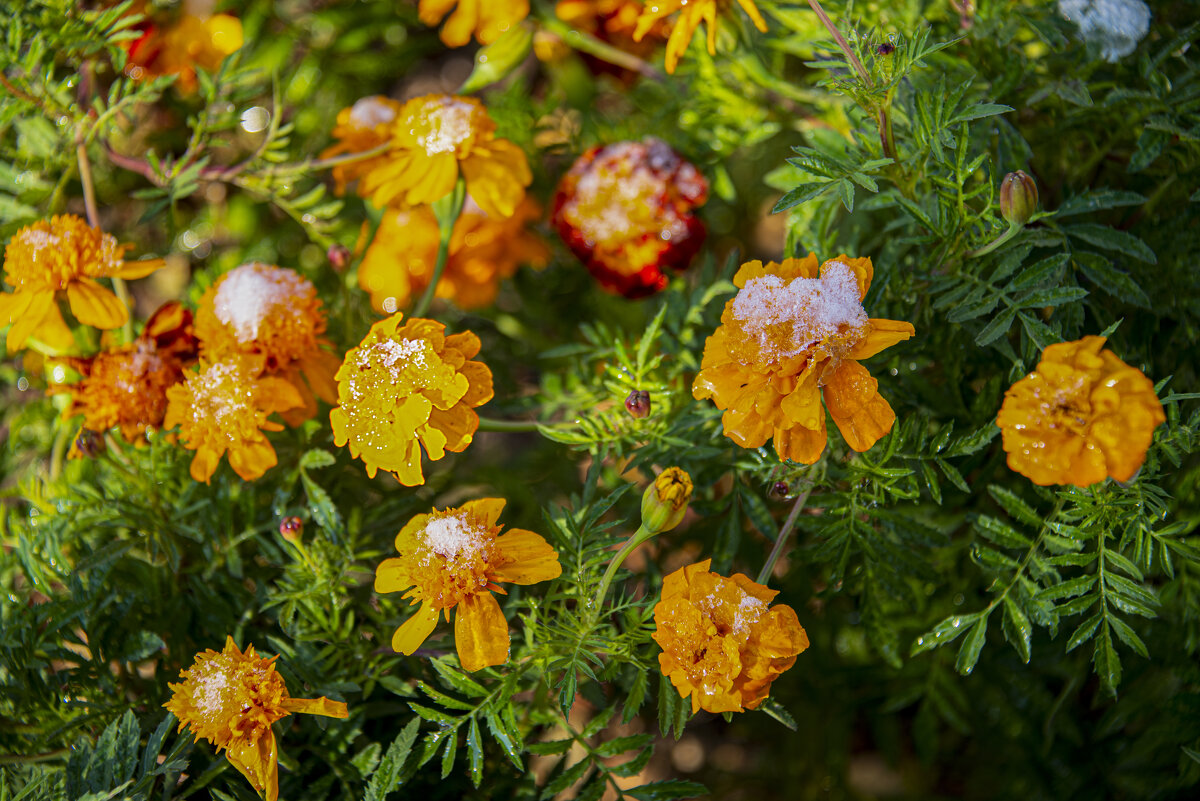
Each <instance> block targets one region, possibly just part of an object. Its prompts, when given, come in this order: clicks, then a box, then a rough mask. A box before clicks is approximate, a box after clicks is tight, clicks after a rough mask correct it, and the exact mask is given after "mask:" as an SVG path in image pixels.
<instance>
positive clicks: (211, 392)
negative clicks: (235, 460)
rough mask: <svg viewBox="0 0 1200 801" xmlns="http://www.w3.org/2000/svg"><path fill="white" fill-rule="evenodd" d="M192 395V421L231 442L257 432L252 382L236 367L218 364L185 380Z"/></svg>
mask: <svg viewBox="0 0 1200 801" xmlns="http://www.w3.org/2000/svg"><path fill="white" fill-rule="evenodd" d="M187 383H188V388H189V389H190V390H191V392H192V421H193V423H194V424H195V425H197V426H201V427H206V428H208V427H211V428H215V429H216V430H217V431H219V432H220V434H221V436H222V437H223V438H225V439H226V440H228V441H230V442H236V441H238V440H239V439H241V438H243V437H244V436H247V435H251V434H252V431H251V430H253V432H257V430H258V410H257V409H255V408H254V382H253V380H252V378H251V377H250V376H249V375H247V374H246V371H245V370H243V369H242V367H241V366H240V365H238V364H234V363H231V362H217V363H216V364H213V365H212V366H210V367H209V368H208V369H207V370H205V371H203V372H201V373H199V374H197V375H194V376H192V377H190V378H189V379H188V382H187Z"/></svg>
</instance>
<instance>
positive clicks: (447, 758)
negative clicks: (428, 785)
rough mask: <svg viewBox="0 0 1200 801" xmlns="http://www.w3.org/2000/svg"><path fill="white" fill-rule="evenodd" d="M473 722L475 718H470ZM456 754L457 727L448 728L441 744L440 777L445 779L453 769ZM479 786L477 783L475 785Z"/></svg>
mask: <svg viewBox="0 0 1200 801" xmlns="http://www.w3.org/2000/svg"><path fill="white" fill-rule="evenodd" d="M471 722H472V723H474V722H475V719H474V718H471ZM457 756H458V729H450V731H449V732H447V734H446V738H445V741H444V744H443V746H442V778H443V779H445V778H446V777H448V776H449V775H450V772H451V771H452V770H454V760H455V758H456V757H457ZM475 786H476V787H478V786H479V784H478V783H476V785H475Z"/></svg>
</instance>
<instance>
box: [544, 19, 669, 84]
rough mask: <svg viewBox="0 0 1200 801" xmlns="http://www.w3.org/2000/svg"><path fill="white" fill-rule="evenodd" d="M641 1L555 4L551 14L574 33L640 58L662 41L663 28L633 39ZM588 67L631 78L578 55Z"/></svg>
mask: <svg viewBox="0 0 1200 801" xmlns="http://www.w3.org/2000/svg"><path fill="white" fill-rule="evenodd" d="M645 8H646V4H645V3H643V2H641V0H558V3H557V4H556V5H555V7H554V13H555V14H556V15H557V16H558V18H559V19H561V20H562V21H563V22H565V23H567V24H568V25H570V26H571V27H572V28H575V29H576V30H580V31H585V32H587V33H590V34H591V35H592V36H595V37H596V38H597V39H599V40H601V41H603V42H608V43H609V44H611V45H613V46H614V47H616V48H619V49H621V50H624V51H625V52H627V53H632V54H633V55H635V56H638V57H639V58H644V57H646V56H648V55H650V53H651V52H653V50H654V48H655V46H656V42H657V41H658V40H665V39H666V38H667V37H666V32H667V27H666V24H665V23H664V22H662V21H660V22H659V23H658V24H656V25H653V26H651V27H650V28H649V29H648V30H647V31H646V33H645V34H643V35H642V36H641V37H639V38H638V39H636V40H635V39H634V37H633V33H634V31H635V30H637V24H638V18H639V17H640V16H641V15H642V12H643V11H645ZM582 55H583V57H584V60H585V61H586V62H587V63H588V65H589V66H590V67H591V68H592V69H593V70H595V71H597V72H607V73H613V74H617V75H625V74H631V75H632V74H635V73H632V72H631V71H630V70H624V69H622V68H620V67H616V66H614V65H612V64H610V63H609V62H607V61H603V60H601V59H598V58H594V57H592V56H589V55H587V54H586V53H584V54H582Z"/></svg>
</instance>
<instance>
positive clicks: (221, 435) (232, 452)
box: [163, 354, 304, 484]
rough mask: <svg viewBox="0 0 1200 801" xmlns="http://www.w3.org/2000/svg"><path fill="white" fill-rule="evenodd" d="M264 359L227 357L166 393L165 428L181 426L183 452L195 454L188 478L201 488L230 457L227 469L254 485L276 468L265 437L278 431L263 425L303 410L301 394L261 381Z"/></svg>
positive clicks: (278, 380)
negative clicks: (278, 414)
mask: <svg viewBox="0 0 1200 801" xmlns="http://www.w3.org/2000/svg"><path fill="white" fill-rule="evenodd" d="M262 369H263V368H262V357H261V356H247V355H244V354H230V355H228V356H225V357H224V358H223V359H221V360H220V361H217V362H213V363H211V364H204V363H203V362H202V363H201V365H200V371H199V372H195V373H189V374H187V375H186V377H185V380H184V382H183V383H181V384H176V385H175V386H173V387H171V388H169V389H168V390H167V414H166V417H165V418H164V419H163V427H164V428H174V427H175V426H179V438H180V440H182V441H183V443H184V446H185V447H186V448H188V449H189V450H193V451H195V452H196V455H195V457H193V458H192V466H191V474H192V478H194V479H195V480H197V481H203V482H204V483H205V484H207V483H208V482H209V480H210V479H211V478H212V474H213V473H214V472H215V471H216V469H217V464H218V463H219V462H220V461H221V456H223V455H224V454H225V452H226V451H228V452H229V466H230V467H232V468H233V470H234V472H235V473H237V474H238V475H239V476H241V477H242V479H244V480H246V481H253V480H255V479H256V478H258V477H259V476H261V475H262V474H263V473H265V472H267V470H268V469H270V468H272V467H274V466H275V464H276V461H277V459H276V456H275V449H274V448H273V447H271V443H270V442H269V441H268V440H267V437H266V435H265V434H264V433H263V432H264V431H282V430H283V426H281V425H279V424H278V423H273V422H270V421H269V420H267V417H268V415H270V414H271V413H273V412H283V411H286V410H288V409H292V408H295V407H297V406H301V405H303V403H304V401H303V400H302V399H301V397H300V393H298V392H297V391H296V388H295V387H294V386H292V385H291V384H290V383H289V382H287V381H284V380H283V379H282V378H274V377H272V376H265V377H260V376H261V373H262Z"/></svg>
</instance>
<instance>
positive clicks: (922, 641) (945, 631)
mask: <svg viewBox="0 0 1200 801" xmlns="http://www.w3.org/2000/svg"><path fill="white" fill-rule="evenodd" d="M979 617H980V613H979V612H975V613H973V614H969V615H951V616H950V617H948V618H946V619H945V620H943V621H942V622H941V623H938V624H937V625H936V626H934V627H933V628H932V629H930V630H929V631H928V632H926V633H925V634H922V635H921V636H920V637H918V638H917V639H916V640H915V641H914V642H913V646H912V649H911V650H910V651H909V656H916V655H917V654H919V653H923V652H925V651H931V650H933V649H934V648H940V647H941V646H943V645H945V644H946V643H949V642H953V641H954V640H956V639H958V638H959V637H960V636H962V635H963V634H965V633H966V631H967V629H968V628H970V627H971V624H972V623H974V622H975V621H976V620H978V619H979Z"/></svg>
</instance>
